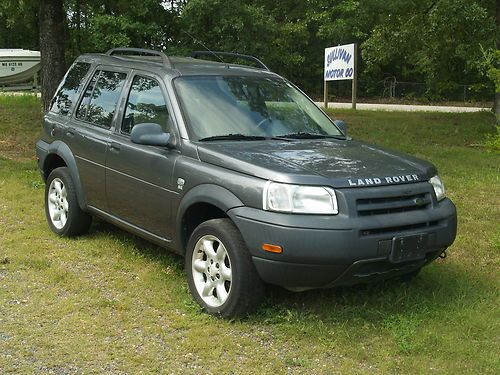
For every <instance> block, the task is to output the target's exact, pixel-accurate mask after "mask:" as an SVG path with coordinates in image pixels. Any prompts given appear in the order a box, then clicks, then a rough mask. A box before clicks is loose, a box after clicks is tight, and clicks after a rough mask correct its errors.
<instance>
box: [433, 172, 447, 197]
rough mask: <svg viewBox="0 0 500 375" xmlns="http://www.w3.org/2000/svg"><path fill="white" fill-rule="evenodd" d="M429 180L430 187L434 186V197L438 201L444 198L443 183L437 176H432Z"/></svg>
mask: <svg viewBox="0 0 500 375" xmlns="http://www.w3.org/2000/svg"><path fill="white" fill-rule="evenodd" d="M429 182H430V183H431V185H432V187H433V188H434V192H435V193H436V198H437V200H438V201H440V200H442V199H444V197H445V194H444V185H443V182H442V181H441V179H440V178H439V176H437V175H436V176H434V177H432V178H431V179H430V180H429Z"/></svg>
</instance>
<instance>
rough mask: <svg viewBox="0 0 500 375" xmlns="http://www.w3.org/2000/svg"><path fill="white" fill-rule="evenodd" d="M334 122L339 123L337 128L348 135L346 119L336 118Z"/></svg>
mask: <svg viewBox="0 0 500 375" xmlns="http://www.w3.org/2000/svg"><path fill="white" fill-rule="evenodd" d="M333 123H334V124H335V125H337V128H339V129H340V131H341V132H342V133H344V135H347V123H346V122H345V121H342V120H335V121H334V122H333Z"/></svg>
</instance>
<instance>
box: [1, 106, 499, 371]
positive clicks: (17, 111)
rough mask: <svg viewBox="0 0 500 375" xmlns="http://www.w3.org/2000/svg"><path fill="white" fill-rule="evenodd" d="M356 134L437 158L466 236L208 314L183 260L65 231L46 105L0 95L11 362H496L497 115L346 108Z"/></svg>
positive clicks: (103, 232)
mask: <svg viewBox="0 0 500 375" xmlns="http://www.w3.org/2000/svg"><path fill="white" fill-rule="evenodd" d="M335 115H336V116H337V117H338V118H342V119H345V120H346V121H347V122H348V123H349V125H350V134H351V135H352V136H354V137H356V138H359V139H363V140H366V141H369V142H373V143H376V144H380V145H384V146H388V147H390V148H393V149H397V150H401V151H405V152H408V153H410V154H413V155H416V156H418V157H422V158H425V159H428V160H430V161H432V162H433V163H435V164H436V165H437V167H438V169H439V170H440V174H441V176H442V179H443V180H444V182H445V184H446V187H447V191H448V195H449V196H450V197H451V198H452V199H453V201H454V202H455V203H456V205H457V208H458V212H459V229H458V238H457V240H456V242H455V244H454V245H453V246H452V247H451V248H450V249H449V251H448V258H447V259H446V260H438V261H436V262H435V263H433V264H432V265H430V266H429V267H427V268H426V269H424V270H423V272H422V273H421V274H420V275H419V276H418V277H417V278H416V279H415V280H414V282H412V283H411V284H410V285H405V284H401V283H400V282H398V281H389V282H385V283H382V284H377V285H370V286H359V287H351V288H339V289H333V290H319V291H310V292H304V293H300V294H295V293H291V292H286V291H284V290H281V289H279V288H271V289H270V290H269V292H268V295H267V299H266V303H265V305H264V307H263V308H262V309H261V310H259V311H258V312H257V313H256V314H254V315H252V316H251V317H249V318H247V319H245V320H240V321H232V322H229V321H224V320H220V319H216V318H213V317H210V316H207V315H205V314H202V313H200V311H199V309H198V307H197V305H195V303H194V302H193V301H192V299H191V297H190V295H189V292H188V289H187V286H186V282H185V276H184V274H183V267H182V260H181V259H180V258H178V257H176V256H173V255H170V254H169V253H167V252H166V251H164V250H163V249H161V248H158V247H156V246H154V245H151V244H149V243H147V242H145V241H143V240H141V239H139V238H137V237H135V236H132V235H130V234H128V233H126V232H124V231H121V230H119V229H116V228H114V227H113V226H111V225H108V224H106V223H104V222H102V221H97V220H96V221H94V224H93V226H92V229H91V232H90V234H89V235H87V236H84V237H81V238H77V239H61V238H58V237H56V236H55V235H54V234H52V233H51V232H50V231H49V229H48V226H47V224H46V222H45V217H44V212H43V184H42V183H41V180H40V177H39V175H38V172H37V170H36V166H35V159H34V156H33V150H34V142H35V140H36V138H37V135H38V132H39V129H40V115H39V109H38V101H37V99H35V98H26V97H17V98H11V97H1V96H0V373H1V374H4V373H15V374H24V373H41V374H73V373H74V374H80V373H86V374H88V373H95V374H102V373H104V374H125V373H128V374H137V373H172V374H247V373H256V374H263V373H272V374H351V373H352V374H364V373H367V374H374V373H375V374H376V373H381V374H498V373H500V361H499V358H500V357H499V355H498V353H500V343H499V340H500V328H499V325H500V310H499V306H500V298H499V297H500V294H499V286H500V283H499V281H500V280H499V270H500V267H499V260H500V251H499V250H500V209H499V206H500V205H499V203H500V202H499V198H500V181H499V178H500V177H499V176H500V170H499V167H500V154H498V153H494V152H487V151H486V150H484V149H483V148H482V147H481V143H482V141H483V140H484V139H485V137H486V135H487V134H489V133H492V132H494V125H493V123H494V120H493V116H492V115H491V114H488V113H475V114H434V113H388V112H352V111H337V112H336V113H335Z"/></svg>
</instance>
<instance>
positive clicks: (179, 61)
mask: <svg viewBox="0 0 500 375" xmlns="http://www.w3.org/2000/svg"><path fill="white" fill-rule="evenodd" d="M77 61H83V62H89V63H95V64H98V65H101V64H102V65H108V66H116V67H123V68H129V69H137V70H144V71H148V72H151V73H156V74H159V75H161V76H163V75H168V76H170V77H172V78H174V77H177V76H184V75H189V76H192V75H239V76H262V75H265V76H268V77H271V76H272V77H279V76H278V75H277V74H276V73H273V72H271V71H269V70H266V69H263V68H257V67H252V66H246V65H239V64H229V63H222V62H218V61H210V60H203V59H197V58H193V57H179V56H170V57H168V62H167V61H165V60H162V59H161V58H159V56H128V55H109V54H100V53H89V54H84V55H81V56H80V57H78V59H77Z"/></svg>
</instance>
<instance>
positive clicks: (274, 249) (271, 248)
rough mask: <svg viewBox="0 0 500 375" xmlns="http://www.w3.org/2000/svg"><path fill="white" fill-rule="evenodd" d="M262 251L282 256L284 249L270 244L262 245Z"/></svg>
mask: <svg viewBox="0 0 500 375" xmlns="http://www.w3.org/2000/svg"><path fill="white" fill-rule="evenodd" d="M262 250H264V251H267V252H269V253H276V254H281V253H282V252H283V248H282V247H281V246H279V245H271V244H268V243H265V244H262Z"/></svg>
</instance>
